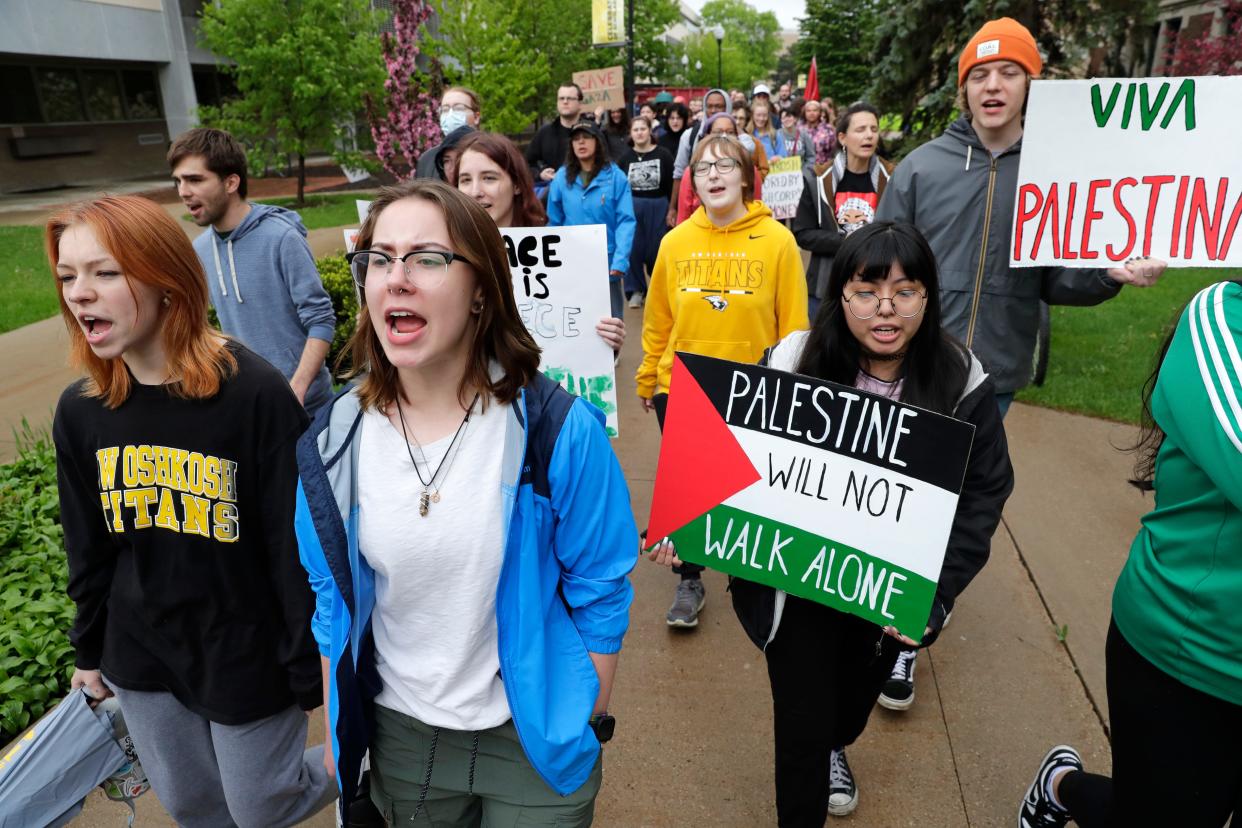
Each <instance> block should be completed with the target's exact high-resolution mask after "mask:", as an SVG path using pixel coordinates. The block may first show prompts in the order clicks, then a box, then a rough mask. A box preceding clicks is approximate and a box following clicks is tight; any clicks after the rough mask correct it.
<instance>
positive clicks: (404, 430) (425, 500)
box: [397, 394, 479, 517]
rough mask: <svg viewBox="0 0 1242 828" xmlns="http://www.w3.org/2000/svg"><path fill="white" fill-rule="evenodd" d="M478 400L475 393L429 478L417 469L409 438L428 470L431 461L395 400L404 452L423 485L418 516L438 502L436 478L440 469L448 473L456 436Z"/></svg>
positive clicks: (467, 420) (453, 456)
mask: <svg viewBox="0 0 1242 828" xmlns="http://www.w3.org/2000/svg"><path fill="white" fill-rule="evenodd" d="M478 402H479V395H478V394H475V395H474V400H472V401H471V403H470V407H469V408H467V409H466V416H465V417H463V418H462V420H461V425H459V426H457V431H455V432H453V440H452V442H450V443H449V447H448V450H447V451H445V452H444V456H443V457H441V458H440V465H438V466H436V470H435V471H434V472H432V473H431V479H430V480H423V473H422V472H421V471H419V469H418V461H417V460H415V459H414V452H412V451H410V440H413V441H414V445H416V446H418V454H419V456H420V457H422V458H423V463H424V464H425V465H426V466H427V468H428V470H430V469H431V463H429V462H428V461H427V454H426V452H424V451H423V446H422V444H421V443H420V442H418V438H417V437H415V436H414V433H413V432H412V431H410V429H409V428H408V427H407V426H406V424H405V415H404V414H402V413H401V400H400V399H398V400H397V417H398V419H400V420H401V436H402V437H404V438H405V453H406V454H408V455H410V464H411V465H413V466H414V473H415V474H416V475H418V482H419V483H421V484H422V486H423V493H422V494H421V495H419V496H418V514H419V516H420V517H427V512H429V511H430V510H431V504H432V503H439V502H440V486H437V485H435V482H436V478H437V477H439V476H440V472H441V470H443V471H444V476H445V477H448V473H449V471H450V470H451V469H452V467H453V464H452V463H451V462H450V458H455V457H457V454H456V453H455V452H454V451H453V448H454V447H455V446H456V445H457V438H458V437H460V436H461V434H462V431H464V430H465V428H466V423H468V422H470V415H471V414H472V413H474V407H475V405H476V404H477V403H478ZM445 463H448V464H449V467H448V468H447V469H446V468H445V467H444V464H445ZM443 484H444V481H443V480H441V481H440V485H443ZM433 490H434V491H433Z"/></svg>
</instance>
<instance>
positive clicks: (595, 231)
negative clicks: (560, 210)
mask: <svg viewBox="0 0 1242 828" xmlns="http://www.w3.org/2000/svg"><path fill="white" fill-rule="evenodd" d="M500 234H501V235H502V236H504V239H505V248H506V249H507V251H508V254H509V270H510V272H511V274H512V276H513V295H514V297H515V298H516V299H517V305H518V313H519V314H520V315H521V317H522V322H523V323H524V324H525V325H526V329H527V330H528V331H530V332H531V335H532V336H534V337H535V341H536V342H538V343H539V347H540V348H542V349H543V355H542V357H541V358H540V362H539V370H540V371H542V372H543V374H544V375H545V376H547V377H549V378H550V379H553V380H555V381H556V382H558V383H560V384H561V385H563V386H564V387H565V389H566V390H567V391H569V393H571V394H576V395H577V396H579V397H582V398H584V399H586V400H587V401H588V402H590V403H593V404H594V405H595V406H596V407H598V408H599V409H600V410H601V411H603V412H604V414H605V415H607V417H608V433H609V434H610V435H611V436H613V437H615V436H617V433H618V431H617V427H618V422H617V381H616V375H615V374H614V372H613V354H612V349H611V348H609V347H608V345H607V344H606V343H605V342H604V340H602V339H600V337H599V334H597V333H596V332H595V324H596V323H597V322H599V320H601V319H603V318H605V317H607V316H611V315H612V310H611V304H610V302H609V297H608V230H607V228H606V227H604V225H602V224H588V225H580V226H577V227H506V228H502V229H501V231H500Z"/></svg>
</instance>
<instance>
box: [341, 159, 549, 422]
mask: <svg viewBox="0 0 1242 828" xmlns="http://www.w3.org/2000/svg"><path fill="white" fill-rule="evenodd" d="M407 198H417V199H422V200H423V201H427V202H430V203H432V204H434V205H436V206H437V207H439V208H440V211H441V212H442V213H444V224H445V225H446V226H447V228H448V233H449V238H450V239H452V242H453V247H454V248H455V249H456V251H457V252H459V253H460V254H461V255H462V256H463V257H464V258H465V259H466V260H467V261H469V262H470V263H471V269H472V270H474V272H475V275H476V277H477V278H478V283H479V287H480V289H481V290H482V291H483V309H482V310H481V311H480V312H479V315H478V320H477V324H476V325H475V329H474V339H473V341H472V342H471V343H470V359H469V363H468V365H467V366H466V372H465V374H464V375H463V376H462V378H461V385H460V386H458V389H457V394H458V397H459V398H460V399H461V402H462V404H463V405H465V404H466V402H467V399H466V395H467V393H468V391H469V389H471V388H474V389H477V390H478V391H481V392H487V394H489V395H491V396H492V397H494V398H495V399H496V400H497V401H498V402H500V403H510V402H512V401H513V400H514V399H516V398H517V395H518V392H519V391H521V389H522V387H523V386H524V385H526V384H527V383H529V382H530V381H531V380H532V379H533V378H534V376H535V374H536V372H538V370H539V346H538V345H537V344H535V340H534V338H533V337H532V336H531V335H530V332H529V331H527V330H526V326H525V325H523V324H522V319H521V317H520V316H518V309H517V300H516V299H514V298H513V282H512V279H511V277H510V275H509V258H508V254H507V253H506V252H505V243H504V239H502V238H501V237H500V231H499V230H498V229H497V228H496V222H494V221H492V217H491V216H489V215H488V214H487V212H486V211H485V210H484V209H483V208H482V207H480V206H479V205H478V204H476V203H475V202H474V200H473V199H471V198H468V197H467V196H466V195H464V194H463V193H461V192H460V191H458V190H457V189H456V188H454V187H450V186H449V185H448V184H445V183H444V182H442V181H435V180H432V179H414V180H413V181H407V182H405V183H403V184H398V185H396V186H395V187H384V188H383V189H381V190H380V191H379V195H377V196H376V198H375V200H374V201H372V202H371V209H370V210H369V211H368V212H367V218H366V221H364V222H362V228H361V229H360V230H359V231H358V240H357V242H356V244H355V246H354V249H355V250H366V249H368V248H370V246H371V241H372V238H373V237H374V235H375V225H376V222H377V221H378V220H379V216H380V213H382V212H384V210H385V209H387V208H388V207H389V206H391V205H392V204H395V203H396V202H398V201H401V200H403V199H407ZM359 311H360V312H359V314H358V324H357V327H355V328H354V334H353V336H352V337H350V340H349V346H348V348H347V349H346V351H347V352H348V353H349V356H350V360H351V362H352V363H353V366H354V367H353V368H352V369H351V370H350V372H349V374H348V376H350V377H355V376H361V377H362V379H361V381H360V382H359V385H358V397H359V399H360V400H361V402H362V407H363V408H364V409H366V408H371V407H372V406H374V407H377V408H379V409H380V410H387V409H388V407H389V406H390V405H392V404H393V403H394V402H396V400H397V396H398V395H399V394H402V395H403V392H402V390H401V383H400V382H399V381H398V378H397V369H396V367H395V366H394V365H393V364H392V363H391V362H389V361H388V357H387V355H386V354H385V353H384V348H383V346H382V345H381V344H380V340H379V335H378V333H377V332H376V330H375V326H374V325H373V324H372V323H371V314H370V311H369V310H368V309H367V307H366V293H365V292H362V293H361V298H360V301H359ZM492 361H496V362H498V363H500V367H501V374H500V376H499V377H498V378H496V379H492V376H491V372H490V365H491V363H492ZM339 364H340V360H339V359H338V365H339ZM402 399H404V396H402ZM483 403H484V405H486V404H487V400H486V399H484V401H483Z"/></svg>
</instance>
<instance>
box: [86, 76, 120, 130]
mask: <svg viewBox="0 0 1242 828" xmlns="http://www.w3.org/2000/svg"><path fill="white" fill-rule="evenodd" d="M82 89H83V91H84V92H85V93H86V113H87V115H89V116H90V119H91V120H92V121H123V120H125V106H124V104H122V102H121V84H120V81H119V80H118V78H117V74H116V71H115V70H113V69H84V70H82Z"/></svg>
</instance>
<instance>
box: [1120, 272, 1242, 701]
mask: <svg viewBox="0 0 1242 828" xmlns="http://www.w3.org/2000/svg"><path fill="white" fill-rule="evenodd" d="M1239 352H1242V285H1239V284H1237V283H1235V282H1222V283H1220V284H1216V285H1213V286H1211V287H1209V288H1205V289H1204V290H1203V291H1201V292H1200V293H1199V295H1197V296H1196V297H1195V298H1194V299H1193V300H1191V302H1190V305H1189V306H1188V307H1187V308H1186V311H1185V312H1184V313H1183V314H1182V318H1181V321H1180V322H1179V323H1178V326H1177V333H1176V334H1175V335H1174V338H1173V342H1172V344H1171V346H1170V347H1169V352H1168V355H1167V356H1166V357H1165V360H1164V364H1163V365H1162V366H1161V368H1160V376H1159V378H1158V380H1157V382H1156V388H1155V392H1154V393H1153V394H1152V400H1151V407H1152V414H1153V416H1154V417H1155V419H1156V423H1157V424H1158V425H1159V426H1160V427H1161V428H1162V429H1164V433H1165V435H1166V436H1165V440H1164V444H1163V445H1162V446H1161V448H1160V452H1159V454H1158V455H1157V456H1156V478H1155V483H1156V506H1155V508H1154V509H1152V511H1151V512H1150V513H1148V514H1147V515H1146V516H1145V517H1144V518H1143V527H1142V529H1140V530H1139V533H1138V537H1136V538H1135V539H1134V544H1133V545H1132V546H1131V547H1130V558H1129V560H1128V561H1127V562H1126V566H1125V569H1123V570H1122V572H1121V578H1120V579H1119V580H1118V581H1117V588H1116V590H1115V592H1114V593H1113V616H1114V618H1115V619H1116V622H1117V627H1118V629H1120V630H1121V632H1122V634H1123V635H1125V637H1126V640H1127V641H1128V642H1130V644H1131V645H1132V646H1133V647H1134V648H1135V649H1136V650H1138V651H1139V652H1140V653H1141V654H1142V655H1143V656H1144V657H1145V658H1146V659H1147V660H1148V661H1150V662H1151V663H1152V664H1154V665H1156V666H1157V667H1159V668H1160V669H1161V670H1163V671H1164V672H1166V673H1168V674H1169V675H1170V676H1172V677H1173V678H1175V679H1177V680H1178V681H1180V682H1182V683H1183V684H1186V685H1188V686H1190V687H1193V688H1195V689H1197V690H1202V691H1203V692H1205V693H1208V694H1210V695H1212V696H1216V697H1218V698H1221V699H1224V700H1225V701H1228V702H1232V703H1234V704H1242V356H1239Z"/></svg>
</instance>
